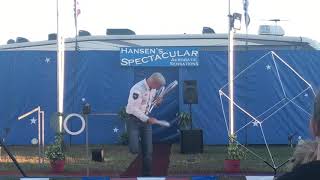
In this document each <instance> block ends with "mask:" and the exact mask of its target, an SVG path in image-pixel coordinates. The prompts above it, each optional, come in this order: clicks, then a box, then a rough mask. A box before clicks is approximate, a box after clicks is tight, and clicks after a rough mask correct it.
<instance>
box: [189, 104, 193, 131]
mask: <svg viewBox="0 0 320 180" xmlns="http://www.w3.org/2000/svg"><path fill="white" fill-rule="evenodd" d="M189 113H190V117H191V129H193V125H192V123H193V122H192V109H191V104H189Z"/></svg>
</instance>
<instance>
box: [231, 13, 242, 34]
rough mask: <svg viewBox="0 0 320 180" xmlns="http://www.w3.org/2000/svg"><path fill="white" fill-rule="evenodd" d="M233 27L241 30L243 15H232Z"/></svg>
mask: <svg viewBox="0 0 320 180" xmlns="http://www.w3.org/2000/svg"><path fill="white" fill-rule="evenodd" d="M232 27H233V29H235V30H240V29H241V14H240V13H233V15H232Z"/></svg>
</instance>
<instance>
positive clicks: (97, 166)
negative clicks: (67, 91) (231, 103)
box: [0, 144, 293, 180]
mask: <svg viewBox="0 0 320 180" xmlns="http://www.w3.org/2000/svg"><path fill="white" fill-rule="evenodd" d="M95 148H102V149H103V150H104V154H105V158H104V162H102V163H99V162H93V161H91V156H90V157H89V159H90V160H89V161H88V160H87V158H86V151H85V146H80V145H77V146H72V147H69V148H67V149H66V166H65V172H66V173H71V174H72V173H79V172H82V173H85V172H86V167H87V166H88V167H89V170H90V172H91V173H92V172H98V174H99V173H104V174H110V175H111V176H118V175H119V174H121V173H122V172H124V171H125V170H126V169H127V167H128V166H129V165H130V163H131V162H132V161H133V160H134V158H135V156H134V155H131V154H130V153H129V152H128V149H127V146H121V145H101V146H90V149H95ZM248 148H249V149H250V150H252V151H254V152H255V153H256V154H258V155H259V156H261V157H262V158H263V159H265V160H267V161H268V162H270V163H271V162H272V161H271V159H270V158H269V156H268V152H267V149H266V147H265V146H249V147H248ZM9 149H10V150H11V152H12V153H13V154H14V155H15V156H16V158H17V160H18V162H19V163H20V165H21V166H22V168H23V170H24V171H25V172H26V173H27V174H34V173H35V172H37V173H36V176H41V175H43V176H45V175H48V173H50V170H51V168H50V164H49V161H48V160H45V163H44V164H39V163H38V148H37V147H30V146H11V147H9ZM270 151H271V152H272V154H273V155H274V161H275V164H276V165H279V164H281V163H282V162H284V161H286V160H287V159H288V158H289V157H290V156H291V154H292V151H293V149H292V148H290V147H288V146H271V147H270ZM89 155H91V153H89ZM225 157H226V146H205V147H204V153H203V154H190V155H189V154H181V153H180V146H179V145H177V144H174V145H172V148H171V157H170V165H169V169H168V175H169V176H176V175H191V174H193V175H195V174H219V173H222V172H223V171H224V169H223V164H224V159H225ZM241 170H242V172H244V173H272V172H273V170H272V169H271V168H270V167H269V166H267V165H266V164H265V163H264V162H263V161H262V160H260V159H258V158H256V157H255V156H253V155H252V154H251V153H248V155H247V157H246V159H245V160H242V161H241ZM5 171H10V172H17V170H16V168H15V166H14V165H13V163H12V161H11V159H9V157H8V156H7V155H6V153H5V152H3V151H2V155H1V158H0V173H1V172H5ZM285 171H286V167H285V166H284V167H282V168H280V169H279V172H285ZM238 178H239V177H238ZM0 179H2V178H1V177H0ZM67 179H71V178H67ZM222 179H230V180H231V179H232V177H224V178H222ZM71 180H72V179H71Z"/></svg>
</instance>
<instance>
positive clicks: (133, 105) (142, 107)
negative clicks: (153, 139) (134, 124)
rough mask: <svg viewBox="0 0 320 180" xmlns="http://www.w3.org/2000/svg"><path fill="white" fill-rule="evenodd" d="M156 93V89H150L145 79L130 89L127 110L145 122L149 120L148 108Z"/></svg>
mask: <svg viewBox="0 0 320 180" xmlns="http://www.w3.org/2000/svg"><path fill="white" fill-rule="evenodd" d="M155 95H156V89H150V88H149V86H148V84H147V80H146V79H144V80H142V81H140V82H138V83H137V84H135V85H134V86H133V87H132V88H131V89H130V94H129V98H128V104H127V107H126V112H127V113H128V114H132V115H134V116H135V117H137V118H138V119H140V120H141V121H143V122H147V121H148V119H149V117H148V110H149V107H150V106H151V103H152V101H153V99H154V97H155Z"/></svg>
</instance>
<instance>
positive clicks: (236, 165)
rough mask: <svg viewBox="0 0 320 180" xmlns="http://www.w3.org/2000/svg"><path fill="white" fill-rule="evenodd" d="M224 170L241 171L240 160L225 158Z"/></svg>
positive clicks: (230, 171)
mask: <svg viewBox="0 0 320 180" xmlns="http://www.w3.org/2000/svg"><path fill="white" fill-rule="evenodd" d="M224 171H225V172H226V173H239V172H240V160H227V159H226V160H224Z"/></svg>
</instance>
